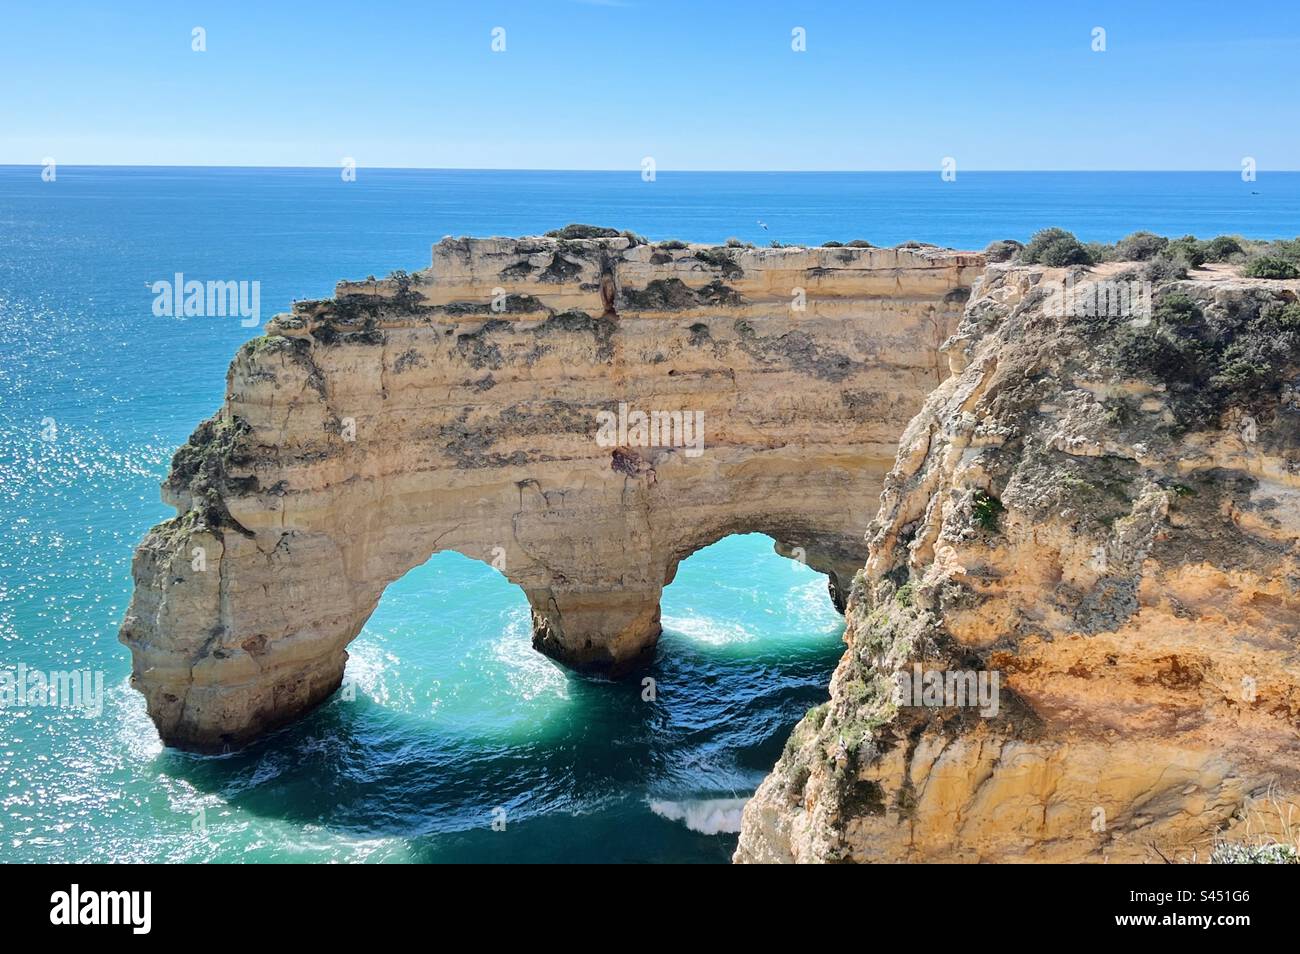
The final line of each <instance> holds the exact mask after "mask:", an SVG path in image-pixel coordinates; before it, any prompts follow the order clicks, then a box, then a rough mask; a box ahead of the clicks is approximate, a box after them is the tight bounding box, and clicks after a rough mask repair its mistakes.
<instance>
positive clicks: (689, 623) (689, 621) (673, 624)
mask: <svg viewBox="0 0 1300 954" xmlns="http://www.w3.org/2000/svg"><path fill="white" fill-rule="evenodd" d="M663 625H664V628H665V629H671V630H672V631H673V632H675V633H680V634H681V635H683V636H685V637H686V638H687V639H689V640H691V641H692V642H696V643H704V644H705V645H708V646H734V645H738V644H740V643H748V642H751V641H753V640H754V639H756V638H757V637H756V636H755V634H754V633H753V632H751V631H750V630H748V629H746V628H745V627H744V626H742V625H741V624H740V623H734V622H732V623H723V622H720V621H718V620H716V619H710V618H709V617H707V616H665V617H664V618H663Z"/></svg>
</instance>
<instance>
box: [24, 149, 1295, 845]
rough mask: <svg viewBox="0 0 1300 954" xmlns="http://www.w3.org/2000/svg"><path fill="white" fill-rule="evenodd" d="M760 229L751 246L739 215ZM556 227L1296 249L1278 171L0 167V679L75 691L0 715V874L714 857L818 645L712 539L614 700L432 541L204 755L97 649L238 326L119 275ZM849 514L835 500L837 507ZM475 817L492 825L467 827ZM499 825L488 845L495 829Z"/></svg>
mask: <svg viewBox="0 0 1300 954" xmlns="http://www.w3.org/2000/svg"><path fill="white" fill-rule="evenodd" d="M759 219H761V220H762V221H764V222H765V223H766V224H767V225H768V227H769V229H768V231H764V230H762V229H761V228H760V227H759V226H758V225H757V221H758V220H759ZM569 221H588V222H596V223H599V224H609V225H615V226H617V227H620V228H631V229H635V230H637V231H639V232H642V233H644V234H646V235H648V236H650V237H652V238H656V239H659V238H670V237H679V238H684V239H692V240H701V241H720V240H722V239H724V238H726V237H728V236H733V235H734V236H737V237H740V238H743V239H749V240H754V241H760V242H761V241H765V240H769V239H771V238H773V237H776V238H779V239H780V240H782V241H786V242H822V241H826V240H829V239H840V240H845V239H851V238H866V239H869V240H870V241H872V242H875V243H877V244H890V243H894V242H898V241H903V240H906V239H920V240H924V241H931V242H936V243H940V244H949V245H955V246H959V247H971V248H979V247H983V246H984V245H985V244H987V243H988V242H989V241H991V240H992V239H996V238H1003V237H1008V236H1010V237H1022V238H1023V237H1025V236H1026V235H1027V234H1028V233H1029V232H1031V231H1033V230H1034V229H1036V228H1039V227H1042V226H1045V225H1063V226H1065V227H1068V228H1071V229H1073V230H1075V231H1076V232H1078V233H1079V234H1080V236H1081V237H1082V238H1085V239H1090V240H1091V239H1096V240H1106V241H1109V240H1113V239H1115V238H1117V237H1119V236H1121V235H1123V234H1125V233H1127V232H1130V231H1132V230H1134V229H1136V228H1150V229H1153V230H1155V231H1161V232H1168V233H1177V234H1182V233H1185V232H1193V233H1197V234H1201V235H1212V234H1217V233H1220V232H1240V233H1244V234H1247V235H1250V236H1255V237H1277V236H1282V235H1285V236H1293V235H1295V234H1296V233H1297V231H1300V227H1298V223H1300V175H1283V174H1271V175H1270V174H1264V175H1262V176H1261V178H1260V180H1259V181H1258V182H1256V183H1242V182H1241V181H1240V179H1239V178H1238V177H1237V176H1236V175H1235V174H1234V173H1224V174H1222V175H1218V174H1210V173H1185V174H1181V173H1180V174H1163V175H1158V174H1139V173H1111V174H1096V173H1087V174H1083V173H1080V174H995V173H987V174H983V175H980V174H973V173H968V174H962V175H961V176H960V177H959V180H958V182H956V183H942V182H940V181H939V179H938V177H937V176H935V175H930V174H920V173H917V174H842V175H840V174H835V175H814V174H775V173H774V174H747V175H735V174H721V173H700V174H677V175H674V174H672V173H661V174H660V175H659V177H658V180H657V181H656V182H654V183H644V182H642V181H641V180H640V178H639V177H638V176H637V174H636V173H627V174H624V173H529V172H508V173H507V172H503V173H471V172H428V171H372V170H365V169H362V170H360V173H359V177H358V181H357V182H355V183H343V182H341V181H340V179H339V177H338V175H337V173H336V172H335V171H332V170H254V169H233V170H195V169H140V170H124V169H97V168H66V167H64V168H60V169H59V171H58V178H57V180H56V181H55V182H52V183H46V182H42V181H41V179H40V176H39V169H37V168H34V167H30V168H29V167H23V168H17V167H0V530H2V531H3V532H0V670H2V669H12V668H13V667H16V666H18V665H20V664H24V665H26V666H28V667H30V668H35V669H44V670H60V669H62V670H67V669H83V670H84V669H91V670H99V671H102V672H103V673H104V674H105V677H106V682H107V688H108V691H107V701H106V705H105V709H104V712H103V714H102V715H101V716H100V717H99V718H86V717H84V716H82V715H80V714H78V713H76V712H72V711H67V710H58V709H44V708H13V707H9V708H0V857H3V858H4V859H5V860H176V861H179V860H208V861H212V860H215V861H293V860H340V861H358V860H376V861H378V860H416V861H449V860H484V861H511V860H513V861H520V860H528V861H550V860H613V861H723V860H725V859H726V858H727V857H728V856H729V854H730V852H731V850H732V848H733V847H734V843H735V836H734V834H731V833H729V832H727V831H726V830H725V829H728V828H731V827H734V825H733V823H734V814H735V808H736V806H737V805H738V804H739V801H740V800H741V799H743V798H744V796H746V795H747V794H748V793H750V792H751V791H752V790H753V788H754V786H755V785H756V784H757V783H758V781H759V780H760V779H761V778H762V776H763V774H764V773H765V772H766V771H767V770H768V769H769V768H770V767H771V764H772V762H773V761H774V760H775V758H776V756H777V754H778V753H779V751H780V748H781V746H782V744H783V743H784V739H785V735H786V733H787V732H788V731H789V728H790V727H791V726H792V725H793V723H794V722H795V721H796V720H797V719H798V717H799V716H800V715H801V714H802V713H803V711H804V710H806V709H807V708H808V707H809V706H810V705H813V704H815V703H817V702H818V701H820V700H821V699H823V698H825V686H826V683H827V680H828V678H829V675H830V671H831V669H832V668H833V666H834V663H835V660H836V659H837V657H838V655H839V647H840V644H839V637H840V633H841V631H842V626H841V622H840V619H839V617H838V616H836V614H835V613H834V611H833V610H832V609H831V608H830V605H829V601H828V600H827V599H826V596H825V586H824V583H823V581H822V579H821V578H820V577H817V576H816V575H815V574H813V573H811V571H808V570H806V569H805V568H803V567H800V566H798V565H797V564H794V563H791V562H789V561H785V560H782V559H781V558H779V557H777V556H776V555H775V554H773V553H772V552H771V542H770V541H769V540H767V539H766V538H763V537H758V536H753V537H733V538H730V539H727V540H724V541H722V542H720V543H718V544H716V545H715V546H713V547H710V548H708V549H707V550H704V551H701V552H700V553H698V554H696V555H695V556H693V557H692V558H691V559H690V560H689V561H687V562H686V563H684V564H683V565H682V568H681V570H680V572H679V574H678V577H677V579H676V580H675V581H674V583H673V584H672V586H671V587H669V589H668V591H667V593H666V595H665V599H664V624H665V630H666V632H665V636H664V639H663V643H662V646H661V649H660V651H659V654H658V660H657V662H656V664H655V666H654V668H653V669H652V670H651V672H650V673H649V675H652V676H654V678H655V679H656V680H657V685H658V690H659V691H658V697H657V699H656V700H655V701H654V702H644V701H642V699H641V687H640V684H639V683H637V682H629V683H603V682H596V681H590V680H586V679H582V678H578V677H575V676H573V675H571V674H569V673H567V672H565V671H564V670H561V669H559V668H558V667H556V666H554V665H553V664H552V663H550V662H549V661H547V660H546V659H544V658H542V657H541V656H539V655H537V654H535V653H533V652H532V650H531V648H530V647H529V640H528V627H527V611H526V606H525V603H524V600H523V597H522V595H521V594H520V593H519V591H518V590H516V589H515V588H514V587H513V586H511V585H510V584H509V583H507V582H506V581H505V580H504V579H503V578H502V577H500V576H499V575H498V574H497V573H496V572H495V571H493V570H492V569H490V568H489V567H487V566H485V565H483V564H480V563H475V562H472V561H469V560H467V559H464V558H462V557H458V556H456V555H454V554H440V555H439V556H437V557H435V558H434V559H433V560H431V561H430V562H429V563H428V564H426V565H425V566H423V567H420V568H418V569H416V570H414V571H412V572H411V573H410V574H408V575H407V576H406V577H404V578H403V579H402V580H400V581H398V582H397V583H395V584H394V585H393V586H392V587H391V588H390V589H389V591H388V592H387V593H386V594H385V596H384V599H383V601H382V603H381V604H380V607H379V610H378V611H377V612H376V614H375V615H374V617H373V618H372V619H371V620H370V622H369V624H368V625H367V627H366V630H365V632H364V633H363V634H362V636H361V637H359V638H358V640H357V641H356V642H355V643H354V644H353V646H352V651H353V658H352V661H351V663H350V664H349V669H348V682H349V686H350V687H351V692H350V694H351V695H352V696H353V698H350V699H344V698H338V699H335V700H334V701H332V702H331V703H330V704H328V705H327V706H325V707H323V708H322V709H320V710H318V711H317V712H316V713H315V714H313V715H312V716H311V717H309V718H308V719H306V720H304V721H303V722H301V723H299V724H297V725H295V726H292V727H290V728H288V729H286V730H284V731H282V732H281V733H279V734H277V735H275V736H273V737H271V738H269V739H267V740H265V741H264V742H262V743H260V744H258V745H257V746H254V747H253V748H251V749H249V750H247V751H244V752H241V753H237V754H235V755H232V756H228V757H225V758H217V759H202V758H194V757H190V756H186V755H182V754H178V753H174V752H168V751H165V750H163V749H162V748H161V746H160V745H159V743H158V739H157V736H156V734H155V733H154V731H153V727H152V725H151V724H150V723H149V721H148V719H147V717H146V716H145V714H144V707H143V704H142V702H141V700H140V699H139V697H138V696H137V694H135V693H134V692H132V691H131V690H130V689H129V688H128V687H127V685H126V680H127V675H128V673H129V668H130V667H129V658H128V654H127V652H126V650H125V648H124V647H122V646H121V645H120V644H119V643H118V642H117V639H116V632H117V627H118V624H119V623H120V621H121V616H122V613H123V611H124V609H125V607H126V603H127V600H128V598H129V595H130V557H131V551H132V549H133V547H134V546H135V544H136V543H137V542H138V541H139V539H140V538H141V537H142V536H143V534H144V532H145V531H146V530H147V528H148V527H149V526H151V525H152V524H154V523H156V522H158V521H159V520H161V519H163V518H164V517H166V516H168V515H169V511H168V510H167V508H165V507H163V506H162V504H161V503H160V502H159V500H158V482H159V481H160V480H161V479H162V477H163V475H164V473H165V471H166V468H167V464H168V461H169V459H170V456H171V453H172V451H173V450H174V449H175V448H176V447H177V446H178V445H179V444H181V443H183V442H184V440H185V438H186V437H187V436H188V434H189V432H190V431H191V430H192V429H193V427H194V425H195V424H197V423H198V422H199V421H200V420H202V419H203V418H204V417H206V416H208V415H209V414H210V413H211V412H212V411H213V410H214V409H215V408H216V407H217V406H218V405H219V403H220V401H221V397H222V393H223V387H224V378H225V371H226V367H227V365H228V363H229V360H230V357H231V355H232V354H233V353H234V351H235V349H236V348H237V347H238V345H239V343H240V342H242V341H243V340H244V339H246V338H247V337H250V336H251V335H254V334H257V333H258V329H257V328H244V327H241V326H240V324H239V322H238V321H237V320H235V319H219V318H192V319H184V318H157V317H154V316H153V314H152V313H151V304H152V294H151V292H150V290H149V287H148V285H149V283H150V282H152V281H155V280H158V279H163V278H170V277H171V275H172V274H173V273H175V272H178V271H179V272H184V273H186V275H187V276H188V277H192V278H200V279H221V280H257V281H260V282H261V299H262V317H263V318H267V317H270V315H271V314H273V313H274V312H276V311H281V310H285V309H286V308H287V307H288V305H289V303H290V301H291V300H292V299H293V298H303V297H321V296H326V295H328V294H330V292H331V290H332V287H333V283H334V282H335V281H336V280H337V279H339V278H343V277H352V278H357V277H364V276H365V275H367V274H371V273H373V274H376V275H382V274H386V273H387V272H388V271H390V270H392V269H394V268H407V269H413V268H418V267H421V266H422V265H424V264H427V261H428V246H429V243H430V242H432V241H435V240H437V239H438V238H439V237H441V236H442V235H444V234H449V233H451V234H476V235H489V234H520V233H530V232H539V231H544V230H546V229H549V228H553V227H555V226H557V225H561V224H564V223H566V222H569ZM871 503H872V502H869V501H864V502H863V506H870V505H871ZM497 809H503V810H504V815H501V814H500V813H498V812H497V811H496V810H497ZM501 818H504V820H505V830H504V831H494V830H493V828H492V821H493V820H494V819H498V820H499V819H501Z"/></svg>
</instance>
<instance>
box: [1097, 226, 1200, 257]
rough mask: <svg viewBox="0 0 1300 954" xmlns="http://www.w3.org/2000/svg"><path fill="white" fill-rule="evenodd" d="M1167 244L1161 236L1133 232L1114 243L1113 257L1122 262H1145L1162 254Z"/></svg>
mask: <svg viewBox="0 0 1300 954" xmlns="http://www.w3.org/2000/svg"><path fill="white" fill-rule="evenodd" d="M1193 241H1195V239H1193ZM1168 244H1169V239H1167V238H1165V237H1164V236H1163V235H1156V234H1155V233H1154V232H1134V233H1133V234H1132V235H1126V236H1124V238H1122V239H1120V240H1119V241H1118V242H1116V243H1115V256H1116V258H1118V259H1119V260H1120V261H1122V262H1145V261H1147V260H1148V259H1152V258H1155V257H1156V256H1157V255H1159V254H1160V253H1161V252H1163V251H1164V250H1165V247H1166V246H1167V245H1168Z"/></svg>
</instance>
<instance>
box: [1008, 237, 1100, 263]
mask: <svg viewBox="0 0 1300 954" xmlns="http://www.w3.org/2000/svg"><path fill="white" fill-rule="evenodd" d="M1020 260H1021V261H1022V262H1024V263H1025V264H1027V265H1050V266H1053V267H1057V266H1062V265H1091V264H1092V256H1091V255H1089V254H1088V250H1087V249H1086V248H1084V247H1083V243H1082V242H1080V241H1079V240H1078V239H1077V238H1075V236H1074V233H1073V232H1067V231H1065V229H1058V228H1050V229H1042V230H1041V231H1038V232H1035V233H1034V235H1033V237H1032V238H1031V239H1030V240H1029V244H1028V245H1026V246H1025V247H1024V250H1023V251H1021V253H1020Z"/></svg>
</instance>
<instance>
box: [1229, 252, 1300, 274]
mask: <svg viewBox="0 0 1300 954" xmlns="http://www.w3.org/2000/svg"><path fill="white" fill-rule="evenodd" d="M1242 274H1244V275H1248V276H1250V277H1251V278H1300V268H1297V267H1296V264H1295V263H1294V262H1291V261H1288V260H1287V259H1285V258H1282V257H1280V256H1278V255H1261V256H1259V257H1258V258H1254V259H1251V260H1250V261H1249V262H1247V263H1246V267H1245V268H1243V269H1242Z"/></svg>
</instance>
